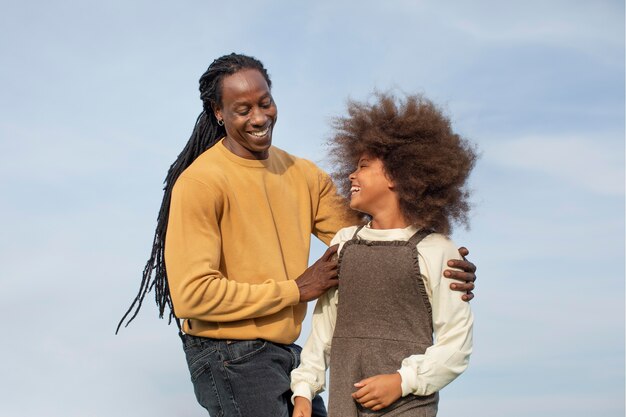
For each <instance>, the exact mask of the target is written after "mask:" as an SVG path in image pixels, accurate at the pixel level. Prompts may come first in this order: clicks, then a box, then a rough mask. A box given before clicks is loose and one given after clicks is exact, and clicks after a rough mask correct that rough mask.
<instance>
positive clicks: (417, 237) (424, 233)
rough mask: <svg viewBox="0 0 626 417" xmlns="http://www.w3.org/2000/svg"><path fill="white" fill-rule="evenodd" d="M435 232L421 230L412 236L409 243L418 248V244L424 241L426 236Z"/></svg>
mask: <svg viewBox="0 0 626 417" xmlns="http://www.w3.org/2000/svg"><path fill="white" fill-rule="evenodd" d="M434 232H435V231H434V230H432V229H420V230H418V231H417V232H415V234H414V235H413V236H411V238H410V239H409V240H408V242H409V243H410V244H411V245H413V246H417V244H418V243H420V242H421V241H422V239H424V238H425V237H426V236H428V235H429V234H431V233H434Z"/></svg>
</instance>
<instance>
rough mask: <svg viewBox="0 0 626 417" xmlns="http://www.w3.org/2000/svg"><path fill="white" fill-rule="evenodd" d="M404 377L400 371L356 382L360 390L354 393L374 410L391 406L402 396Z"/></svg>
mask: <svg viewBox="0 0 626 417" xmlns="http://www.w3.org/2000/svg"><path fill="white" fill-rule="evenodd" d="M401 384H402V377H401V376H400V374H399V373H397V372H396V373H394V374H383V375H376V376H373V377H371V378H366V379H363V380H361V381H359V382H357V383H356V384H354V386H355V387H357V388H359V390H358V391H356V392H355V393H353V394H352V398H354V399H355V400H356V401H357V402H358V403H359V404H361V405H362V406H363V407H365V408H371V409H372V410H374V411H378V410H382V409H383V408H385V407H389V406H390V405H391V404H392V403H393V402H395V401H396V400H397V399H398V398H400V397H401V396H402V386H401Z"/></svg>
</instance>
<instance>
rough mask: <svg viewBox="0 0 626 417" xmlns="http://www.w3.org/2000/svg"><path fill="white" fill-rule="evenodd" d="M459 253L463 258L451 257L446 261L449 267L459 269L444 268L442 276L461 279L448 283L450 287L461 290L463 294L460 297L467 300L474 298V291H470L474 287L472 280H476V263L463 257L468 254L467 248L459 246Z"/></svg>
mask: <svg viewBox="0 0 626 417" xmlns="http://www.w3.org/2000/svg"><path fill="white" fill-rule="evenodd" d="M459 253H460V254H461V256H462V257H463V260H462V261H461V260H457V259H451V260H449V261H448V266H449V267H451V268H458V269H460V270H461V271H454V270H451V269H446V270H445V271H443V276H444V277H446V278H452V279H456V280H459V281H463V282H454V283H452V284H450V289H452V290H455V291H463V292H464V293H465V294H463V295H462V296H461V299H462V300H463V301H469V300H471V299H472V298H474V293H473V292H472V291H473V290H474V288H476V286H475V285H474V281H476V265H474V264H473V263H471V262H470V261H468V260H467V259H465V257H466V256H467V255H469V250H467V248H466V247H460V248H459Z"/></svg>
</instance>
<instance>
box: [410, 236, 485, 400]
mask: <svg viewBox="0 0 626 417" xmlns="http://www.w3.org/2000/svg"><path fill="white" fill-rule="evenodd" d="M418 251H419V254H420V259H419V261H420V268H421V273H422V275H423V279H424V282H425V283H426V287H427V289H428V290H429V293H430V294H429V296H430V301H431V306H432V319H433V331H434V336H435V343H434V345H433V346H431V347H429V348H428V349H426V352H425V353H424V354H419V355H412V356H409V357H408V358H405V359H404V360H403V361H402V367H401V368H400V369H399V370H398V372H399V373H400V375H401V376H402V395H403V396H405V395H408V394H415V395H429V394H432V393H433V392H436V391H439V390H441V389H442V388H443V387H445V386H446V385H448V384H449V383H450V382H452V381H453V380H454V379H455V378H456V377H457V376H459V375H460V374H461V373H462V372H463V371H464V370H465V369H466V368H467V366H468V364H469V356H470V354H471V352H472V326H473V321H474V320H473V316H472V312H471V310H470V305H469V303H468V302H465V301H463V300H461V297H460V295H459V293H458V292H456V291H453V290H451V289H450V288H449V285H447V282H446V281H447V279H445V278H443V271H444V269H446V268H447V265H446V263H447V261H448V260H450V259H458V258H459V253H458V251H457V249H456V246H454V244H453V243H452V241H450V240H449V239H447V238H445V237H444V236H442V235H431V236H429V237H427V238H425V239H424V240H423V241H422V242H421V243H420V244H418Z"/></svg>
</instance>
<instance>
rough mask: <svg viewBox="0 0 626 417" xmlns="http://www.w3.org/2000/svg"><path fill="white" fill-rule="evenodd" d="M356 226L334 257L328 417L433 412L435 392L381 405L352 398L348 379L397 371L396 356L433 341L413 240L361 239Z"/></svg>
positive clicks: (425, 416)
mask: <svg viewBox="0 0 626 417" xmlns="http://www.w3.org/2000/svg"><path fill="white" fill-rule="evenodd" d="M360 229H361V228H358V229H357V231H356V232H355V233H354V236H353V237H352V239H351V240H349V241H347V242H346V243H345V244H344V246H343V249H342V251H341V254H340V256H339V283H340V284H339V306H338V310H337V321H336V324H335V331H334V335H333V340H332V347H331V356H330V393H329V395H330V398H329V403H328V404H329V413H328V415H329V417H361V416H380V415H385V416H389V417H391V416H407V417H408V416H412V417H433V416H435V415H436V414H437V404H438V400H439V394H438V393H434V394H431V395H428V396H424V397H421V396H415V395H412V394H409V395H407V396H406V397H403V398H400V399H399V400H398V401H396V402H395V403H393V404H391V405H390V406H389V407H387V408H384V409H382V410H379V411H372V410H371V409H366V408H363V407H362V406H361V405H360V404H358V403H357V402H356V401H354V400H353V399H352V396H351V394H352V393H353V392H355V391H356V390H357V389H356V388H355V387H354V383H356V382H358V381H360V380H361V379H364V378H369V377H372V376H375V375H379V374H391V373H394V372H397V370H398V369H400V366H401V364H402V360H403V359H404V358H406V357H408V356H410V355H414V354H420V353H424V352H425V351H426V349H427V348H428V347H429V346H431V345H432V344H433V338H432V333H433V327H432V314H431V311H432V309H431V306H430V302H429V301H428V295H427V293H426V288H425V287H424V282H423V281H422V278H421V276H420V269H419V263H418V257H417V248H416V246H417V243H418V242H419V241H421V240H422V239H423V238H424V237H426V236H427V235H428V234H430V233H431V232H430V231H426V230H420V231H418V232H417V233H415V234H414V235H413V236H412V237H411V238H410V239H409V240H408V241H366V240H361V239H359V238H357V234H358V232H359V230H360Z"/></svg>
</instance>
